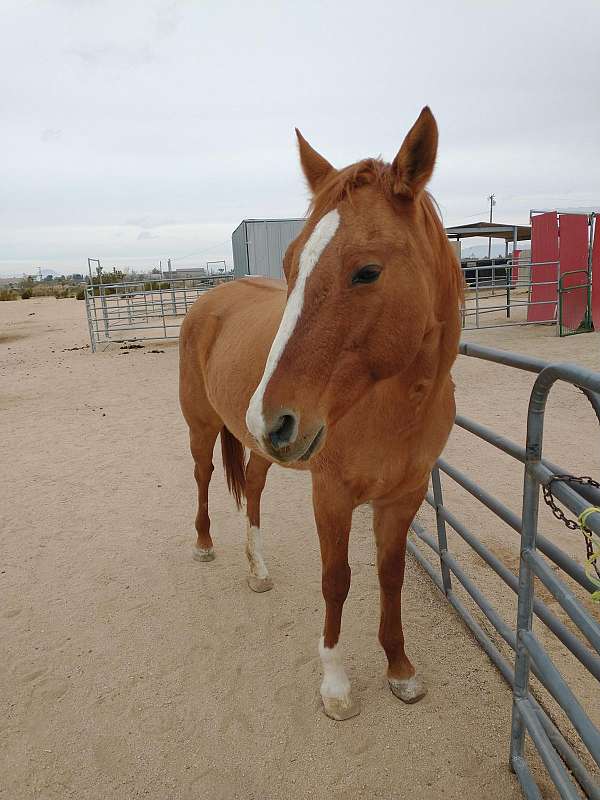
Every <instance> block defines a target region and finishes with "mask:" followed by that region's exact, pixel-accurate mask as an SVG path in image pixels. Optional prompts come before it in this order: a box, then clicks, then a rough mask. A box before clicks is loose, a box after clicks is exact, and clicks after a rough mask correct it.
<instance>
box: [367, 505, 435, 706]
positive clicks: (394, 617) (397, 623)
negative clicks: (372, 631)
mask: <svg viewBox="0 0 600 800" xmlns="http://www.w3.org/2000/svg"><path fill="white" fill-rule="evenodd" d="M424 494H425V492H424V491H423V493H422V494H421V493H419V499H416V498H411V501H409V502H406V500H403V501H402V502H400V501H393V502H387V503H384V502H381V501H377V502H373V527H374V529H375V540H376V542H377V570H378V572H379V586H380V597H381V619H380V624H379V641H380V642H381V646H382V647H383V649H384V650H385V654H386V656H387V660H388V673H387V675H388V683H389V686H390V689H391V690H392V692H393V693H394V694H395V695H396V697H399V698H400V700H403V701H404V702H405V703H416V702H417V700H420V699H421V698H422V697H424V696H425V694H426V693H427V690H426V688H425V686H424V684H423V682H422V681H421V679H420V678H419V676H418V675H417V674H416V672H415V668H414V667H413V665H412V664H411V662H410V659H409V658H408V656H407V655H406V652H405V650H404V634H403V631H402V608H401V594H402V584H403V582H404V563H405V556H406V537H407V534H408V529H409V527H410V524H411V522H412V520H413V518H414V515H415V514H416V512H417V509H418V508H419V506H420V504H421V498H422V495H424Z"/></svg>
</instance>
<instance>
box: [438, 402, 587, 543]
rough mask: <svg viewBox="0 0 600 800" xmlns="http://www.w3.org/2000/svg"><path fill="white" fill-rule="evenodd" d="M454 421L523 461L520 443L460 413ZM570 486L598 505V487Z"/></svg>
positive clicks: (554, 469)
mask: <svg viewBox="0 0 600 800" xmlns="http://www.w3.org/2000/svg"><path fill="white" fill-rule="evenodd" d="M594 397H595V398H596V399H598V400H599V402H600V398H598V395H594ZM588 399H589V398H588ZM454 422H455V424H456V425H458V427H459V428H462V429H463V430H465V431H469V433H472V434H474V435H475V436H477V437H478V438H480V439H484V440H485V441H486V442H489V444H491V445H493V446H494V447H496V448H498V450H502V452H503V453H506V454H507V455H509V456H512V457H513V458H516V459H517V460H518V461H520V462H521V463H522V464H524V463H525V448H524V447H521V445H520V444H516V442H512V441H511V440H510V439H508V438H507V437H506V436H502V435H501V434H499V433H496V431H493V430H492V429H491V428H488V427H486V426H485V425H482V424H481V423H480V422H476V421H475V420H472V419H469V418H468V417H465V416H463V415H462V414H457V415H456V419H455V420H454ZM541 463H542V464H543V465H544V466H545V467H546V468H547V469H548V470H549V471H550V473H551V474H552V475H566V474H568V470H566V469H564V468H563V467H560V466H559V465H558V464H553V463H552V461H548V459H547V458H542V459H541ZM572 488H573V490H574V491H576V492H577V493H578V494H580V495H582V496H583V497H585V499H586V500H589V501H590V503H591V504H592V505H596V506H600V489H596V488H595V487H594V486H585V485H581V484H575V485H574V486H573V487H572ZM538 541H539V534H538Z"/></svg>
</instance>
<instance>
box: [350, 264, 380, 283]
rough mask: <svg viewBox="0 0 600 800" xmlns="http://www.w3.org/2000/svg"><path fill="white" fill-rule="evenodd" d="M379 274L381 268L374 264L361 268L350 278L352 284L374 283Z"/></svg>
mask: <svg viewBox="0 0 600 800" xmlns="http://www.w3.org/2000/svg"><path fill="white" fill-rule="evenodd" d="M380 273H381V268H380V267H378V266H376V265H375V264H367V266H366V267H361V268H360V269H359V270H357V271H356V272H355V273H354V275H353V276H352V283H375V281H376V280H377V278H378V277H379V275H380Z"/></svg>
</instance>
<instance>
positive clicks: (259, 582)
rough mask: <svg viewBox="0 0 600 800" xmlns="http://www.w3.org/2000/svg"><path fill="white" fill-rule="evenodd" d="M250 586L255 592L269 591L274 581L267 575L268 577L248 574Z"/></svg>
mask: <svg viewBox="0 0 600 800" xmlns="http://www.w3.org/2000/svg"><path fill="white" fill-rule="evenodd" d="M248 586H249V587H250V588H251V589H252V591H253V592H268V591H269V589H272V588H273V581H272V580H271V578H270V577H269V576H268V575H267V577H266V578H257V577H256V575H248Z"/></svg>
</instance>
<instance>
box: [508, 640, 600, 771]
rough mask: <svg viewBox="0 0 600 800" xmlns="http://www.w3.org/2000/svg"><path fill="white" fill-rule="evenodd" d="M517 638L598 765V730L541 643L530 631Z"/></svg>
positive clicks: (599, 742) (599, 759) (599, 760)
mask: <svg viewBox="0 0 600 800" xmlns="http://www.w3.org/2000/svg"><path fill="white" fill-rule="evenodd" d="M519 638H520V639H521V641H522V642H523V645H524V646H525V649H526V650H527V652H528V653H529V655H530V657H531V658H532V659H533V661H534V662H535V665H536V667H537V670H538V673H539V674H540V675H541V680H542V683H543V684H544V686H545V687H546V689H548V691H549V692H550V693H551V694H552V696H553V697H554V699H555V700H556V701H557V702H558V703H560V705H561V707H562V709H563V711H564V712H565V714H566V715H567V716H568V717H569V719H570V720H571V722H572V723H573V727H574V728H575V730H577V732H578V733H579V735H580V736H581V738H582V739H583V741H584V742H585V744H586V747H587V749H588V750H589V751H590V753H591V754H592V756H593V758H594V761H595V762H596V764H598V765H600V732H598V729H597V728H596V726H595V725H594V724H593V723H592V722H591V721H590V719H589V717H588V716H587V715H586V713H585V711H584V710H583V708H582V707H581V705H580V703H579V701H578V700H577V698H576V697H575V695H574V694H573V692H572V691H571V690H570V689H569V687H568V686H567V684H566V683H565V681H564V680H563V679H562V676H561V674H560V672H559V671H558V670H557V669H556V667H555V666H554V664H553V663H552V659H551V658H550V657H549V656H548V654H547V653H546V651H545V650H544V648H543V647H542V645H541V644H540V643H539V642H538V640H537V639H536V638H535V636H534V635H533V633H532V632H531V631H519Z"/></svg>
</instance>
